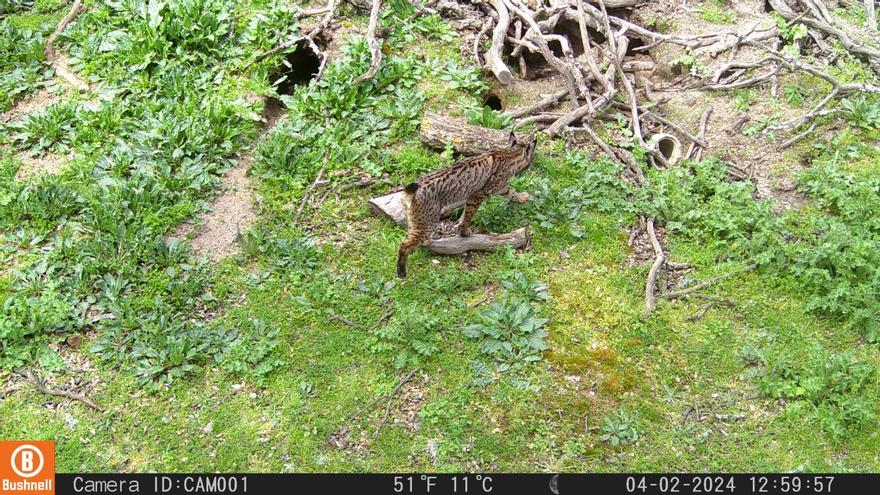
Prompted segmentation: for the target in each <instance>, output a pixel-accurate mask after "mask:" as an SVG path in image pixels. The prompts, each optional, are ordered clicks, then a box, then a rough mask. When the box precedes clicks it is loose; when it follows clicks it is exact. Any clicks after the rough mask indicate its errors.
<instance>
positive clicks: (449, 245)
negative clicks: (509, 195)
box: [425, 227, 529, 256]
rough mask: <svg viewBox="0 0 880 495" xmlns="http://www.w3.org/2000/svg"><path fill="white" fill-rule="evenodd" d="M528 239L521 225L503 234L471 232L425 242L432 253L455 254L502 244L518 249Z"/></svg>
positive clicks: (494, 247)
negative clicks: (467, 234)
mask: <svg viewBox="0 0 880 495" xmlns="http://www.w3.org/2000/svg"><path fill="white" fill-rule="evenodd" d="M528 241H529V236H528V235H527V234H526V228H525V227H521V228H519V229H516V230H514V231H513V232H508V233H505V234H471V235H470V236H468V237H461V236H456V237H442V238H439V239H434V240H432V241H431V242H430V243H428V244H426V245H425V247H426V248H428V250H429V251H431V252H432V253H434V254H443V255H450V256H451V255H457V254H463V253H466V252H467V251H495V250H497V249H499V248H501V247H503V246H511V247H513V248H514V249H519V248H521V247H523V246H525V245H526V244H527V243H528Z"/></svg>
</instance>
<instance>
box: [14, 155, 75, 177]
mask: <svg viewBox="0 0 880 495" xmlns="http://www.w3.org/2000/svg"><path fill="white" fill-rule="evenodd" d="M18 160H19V161H20V162H21V166H20V167H19V168H18V172H16V173H15V179H16V180H25V179H30V178H32V177H36V176H37V175H40V174H49V175H55V174H57V173H58V172H60V171H61V169H62V168H64V165H65V164H66V163H67V159H66V158H64V157H63V156H60V155H56V154H54V153H46V154H44V155H41V156H36V157H34V156H27V155H24V154H21V155H18Z"/></svg>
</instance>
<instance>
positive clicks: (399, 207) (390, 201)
mask: <svg viewBox="0 0 880 495" xmlns="http://www.w3.org/2000/svg"><path fill="white" fill-rule="evenodd" d="M403 194H404V193H403V191H397V192H393V193H391V194H386V195H385V196H381V197H378V198H373V199H371V200H370V201H368V202H367V204H368V205H369V206H370V211H372V212H373V215H375V216H377V217H382V216H386V217H388V218H390V219H391V220H394V223H396V224H397V225H400V226H401V227H406V208H404V206H403ZM464 203H465V202H464V201H459V202H457V203H453V204H452V205H449V206H447V207H446V208H443V210H441V212H440V215H441V216H442V217H443V218H447V217H448V216H449V215H451V214H452V212H453V211H454V210H455V209H456V208H459V207H461V206H464Z"/></svg>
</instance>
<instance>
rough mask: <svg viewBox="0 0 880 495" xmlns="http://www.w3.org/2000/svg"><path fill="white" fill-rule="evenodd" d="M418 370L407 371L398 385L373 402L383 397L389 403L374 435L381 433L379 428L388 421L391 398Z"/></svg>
mask: <svg viewBox="0 0 880 495" xmlns="http://www.w3.org/2000/svg"><path fill="white" fill-rule="evenodd" d="M416 371H417V370H415V369H414V370H412V371H410V372H409V373H407V374H406V376H404V377H403V378H401V379H400V381H399V382H397V385H395V386H394V388H393V389H392V390H391V392H389V393H388V394H387V395H385V396H384V397H380V398H376V400H374V401H373V404H375V403H376V402H379V399H381V398H384V399H385V400H386V401H387V404H386V405H385V415H384V416H383V417H382V421H380V422H379V424H378V425H376V431H374V432H373V436H374V437H375V436H378V435H379V430H381V429H382V426H383V425H384V424H385V422H386V421H388V415H389V414H390V413H391V404H392V400H391V399H393V398H394V396H395V395H397V392H398V391H399V390H400V387H402V386H403V385H404V384H405V383H406V382H408V381H409V379H410V378H412V376H413V375H414V374H415V372H416ZM370 407H372V405H370Z"/></svg>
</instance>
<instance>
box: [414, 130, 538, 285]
mask: <svg viewBox="0 0 880 495" xmlns="http://www.w3.org/2000/svg"><path fill="white" fill-rule="evenodd" d="M535 144H536V140H535V137H534V136H530V137H529V138H528V139H525V140H523V141H518V140H517V138H516V135H515V134H514V133H512V132H511V133H510V138H509V143H508V147H507V148H506V149H505V148H500V149H494V150H492V151H489V152H486V153H483V154H482V155H477V156H472V157H468V158H465V159H463V160H460V161H458V162H456V163H454V164H453V165H451V166H450V167H448V168H444V169H441V170H435V171H434V172H431V173H429V174H427V175H424V176H422V177H421V178H419V179H418V180H416V181H415V182H413V183H411V184H410V185H408V186H406V188H404V190H403V191H404V197H403V203H404V206H406V210H407V226H408V229H407V234H406V239H404V241H403V243H401V245H400V249H399V250H398V251H397V276H398V277H400V278H405V277H406V268H407V258H408V257H409V253H410V252H412V251H413V250H414V249H415V248H417V247H419V246H421V245H424V244H425V243H426V242H428V241H429V240H430V236H431V233H432V231H433V229H434V227H435V225H436V224H437V222H438V221H439V220H440V216H441V212H442V211H443V210H444V209H448V208H450V207H451V206H453V205H455V204H461V203H462V202H463V201H465V200H467V202H466V203H465V208H464V212H463V213H462V215H461V221H460V223H459V225H458V231H459V234H460V235H462V236H464V237H467V236H470V235H471V228H470V225H471V219H472V218H473V217H474V212H476V211H477V208H479V207H480V204H481V203H482V202H483V201H485V200H486V199H487V198H489V197H490V196H492V195H493V194H498V195H501V196H505V197H507V198H509V199H510V200H511V201H514V202H516V203H525V202H526V201H527V200H528V199H529V195H528V193H521V192H517V191H514V190H513V189H512V188H511V187H510V186H508V185H507V181H508V180H510V178H511V177H513V176H514V175H516V174H518V173H520V172H522V171H523V170H525V169H527V168H528V167H529V166H530V165H531V164H532V162H533V161H534V159H535Z"/></svg>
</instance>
